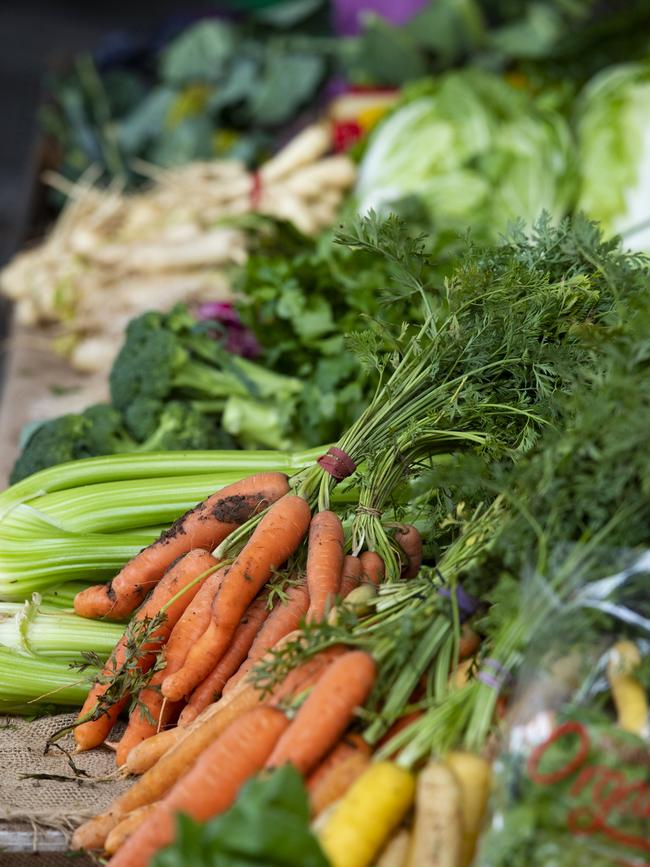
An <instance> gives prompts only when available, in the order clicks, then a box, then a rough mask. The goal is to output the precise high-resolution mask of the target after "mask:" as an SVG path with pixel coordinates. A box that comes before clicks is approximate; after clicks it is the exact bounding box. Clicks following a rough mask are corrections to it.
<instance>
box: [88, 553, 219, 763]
mask: <svg viewBox="0 0 650 867" xmlns="http://www.w3.org/2000/svg"><path fill="white" fill-rule="evenodd" d="M216 566H217V561H216V560H215V559H214V557H213V556H212V555H211V554H209V553H208V552H207V551H203V550H201V549H197V550H194V551H190V552H189V553H188V554H185V556H184V557H183V558H182V559H180V560H179V561H178V563H176V564H175V565H174V566H172V568H171V569H169V571H168V572H167V574H166V575H165V576H164V578H163V579H162V581H160V583H159V584H158V585H157V587H156V588H155V590H154V592H153V593H152V594H151V597H150V598H149V599H148V600H147V601H146V602H145V604H144V605H142V606H141V608H140V609H139V611H138V613H137V614H136V616H135V618H134V621H135V622H140V621H143V620H145V619H146V618H152V617H155V616H156V615H157V614H159V612H160V611H161V609H162V608H163V606H164V605H165V604H166V603H168V602H170V601H171V600H172V599H173V598H174V597H175V596H176V594H178V593H179V591H181V590H183V588H187V590H186V592H184V593H182V594H181V595H180V596H179V597H178V598H177V599H175V600H174V601H173V602H172V603H171V605H170V606H169V608H167V610H166V612H165V617H164V619H163V622H162V624H161V625H160V627H159V628H158V629H157V630H156V631H155V632H154V634H153V635H152V636H151V639H150V640H149V641H148V642H147V644H146V645H144V646H143V647H142V648H141V649H140V656H139V658H138V660H137V663H136V665H137V668H138V669H139V670H140V671H141V672H146V671H148V670H149V669H150V668H151V666H152V665H153V663H154V660H155V658H156V652H157V651H158V650H159V649H160V647H161V646H162V644H163V643H164V642H165V640H166V639H167V637H168V636H169V634H170V632H171V630H172V629H173V628H174V626H175V624H176V623H177V622H178V620H179V618H180V616H181V614H182V613H183V611H184V610H185V608H187V606H188V604H189V603H190V602H191V601H192V599H193V598H194V596H195V595H196V593H197V592H198V589H199V584H198V583H194V584H193V582H195V581H196V579H197V578H198V577H199V576H200V575H201V574H202V573H204V572H207V570H209V569H214V568H215V567H216ZM206 577H207V576H206ZM130 640H131V639H130V638H129V636H128V630H127V633H125V634H124V636H123V637H122V638H121V639H120V641H119V642H118V644H117V645H116V647H115V650H114V651H113V653H112V654H111V656H110V658H109V660H108V662H107V663H106V665H105V666H104V668H103V670H102V675H101V680H98V681H97V682H96V683H95V685H94V686H93V687H92V689H91V690H90V692H89V693H88V697H87V698H86V701H85V702H84V705H83V707H82V709H81V713H80V715H79V719H82V718H83V717H85V716H86V715H88V714H91V713H93V712H94V711H95V710H96V709H98V702H99V700H100V699H101V697H102V696H103V695H104V694H105V693H106V692H107V690H108V688H109V686H110V679H111V678H113V677H114V676H115V675H116V674H117V673H118V672H119V670H120V668H121V666H123V665H125V663H126V662H127V657H128V653H129V642H130ZM127 701H128V696H126V697H124V698H122V699H120V700H118V701H116V702H115V703H113V704H112V705H110V706H109V707H107V708H106V709H102V711H101V713H100V714H99V716H98V717H97V718H96V719H91V720H88V721H87V722H82V723H80V724H79V725H78V726H77V727H76V728H75V730H74V736H75V740H76V742H77V749H78V750H89V749H92V748H93V747H97V746H99V744H101V743H103V741H104V740H105V739H106V736H107V735H108V733H109V732H110V730H111V729H112V728H113V725H114V723H115V721H116V719H117V718H118V716H119V714H120V711H121V710H122V708H123V707H124V706H125V705H126V702H127Z"/></svg>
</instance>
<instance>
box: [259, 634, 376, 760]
mask: <svg viewBox="0 0 650 867" xmlns="http://www.w3.org/2000/svg"><path fill="white" fill-rule="evenodd" d="M376 671H377V670H376V666H375V663H374V660H373V658H372V657H371V656H370V655H369V654H368V653H365V652H364V651H362V650H352V651H350V652H349V653H345V654H344V655H343V656H341V657H340V658H339V659H337V660H336V661H335V662H333V663H332V665H331V666H329V668H328V669H327V670H326V671H325V673H324V674H323V675H322V677H321V678H319V680H318V682H317V684H316V686H315V687H314V688H313V690H312V691H311V693H310V694H309V696H308V697H307V698H306V699H305V701H304V703H303V704H302V705H301V707H300V709H299V711H298V713H297V714H296V716H295V719H294V720H293V722H292V723H291V726H290V727H289V729H288V730H287V732H286V733H285V734H284V735H283V736H282V737H281V738H280V740H279V741H278V743H277V745H276V747H275V749H274V750H273V753H272V754H271V756H270V757H269V760H268V763H267V766H268V767H279V766H281V765H284V764H286V763H287V762H291V764H292V765H294V767H295V768H296V769H297V770H298V771H300V773H301V774H307V773H309V772H310V771H311V770H312V769H313V768H314V767H315V766H316V765H317V764H318V762H319V761H320V760H321V759H322V758H323V756H324V755H325V754H326V753H327V752H328V751H329V750H330V749H331V748H332V747H333V746H334V744H335V743H336V742H337V740H338V739H339V738H340V737H341V735H342V734H343V732H344V731H345V730H346V728H347V727H348V725H349V724H350V722H351V721H352V718H353V716H354V713H355V711H356V709H357V708H358V707H359V706H360V705H362V704H363V703H364V701H365V700H366V698H367V697H368V695H369V693H370V690H371V689H372V687H373V684H374V681H375V676H376Z"/></svg>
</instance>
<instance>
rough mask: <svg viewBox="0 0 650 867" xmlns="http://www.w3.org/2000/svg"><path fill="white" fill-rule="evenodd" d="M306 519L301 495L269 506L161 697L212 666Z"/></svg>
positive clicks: (185, 689) (174, 694)
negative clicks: (200, 633) (205, 624)
mask: <svg viewBox="0 0 650 867" xmlns="http://www.w3.org/2000/svg"><path fill="white" fill-rule="evenodd" d="M310 519H311V511H310V508H309V505H308V503H307V501H306V500H304V499H303V498H302V497H298V496H295V495H290V494H289V495H287V496H286V497H283V498H282V499H281V500H278V502H277V503H274V504H273V505H272V506H271V508H270V509H269V510H268V512H267V513H266V514H265V515H264V517H263V518H262V520H261V521H260V523H259V524H258V525H257V527H256V528H255V531H254V533H253V535H252V536H251V538H250V539H249V540H248V542H247V543H246V545H245V546H244V548H243V550H242V551H241V552H240V553H239V554H238V555H237V557H236V558H235V561H234V563H233V564H232V566H231V567H230V569H229V571H228V575H227V577H226V580H225V581H224V583H223V585H222V587H221V590H220V591H219V593H218V595H217V598H216V599H215V602H214V608H213V616H212V620H211V622H210V624H209V626H208V628H207V629H206V631H205V632H204V634H203V636H202V638H201V639H200V640H199V641H198V642H197V643H196V644H195V645H194V647H193V648H192V649H191V650H190V652H189V653H188V655H187V659H186V660H185V664H184V665H183V667H182V668H181V669H180V671H177V672H176V673H175V674H172V675H170V677H168V678H166V679H165V680H164V681H163V685H162V692H163V695H164V696H165V697H166V698H168V699H170V700H171V701H178V700H179V699H181V698H184V697H185V696H186V695H189V694H190V693H191V692H192V690H193V689H195V688H196V687H197V686H198V685H199V683H201V681H202V680H203V679H204V678H205V677H206V676H207V675H208V674H209V673H210V672H211V671H212V669H213V668H214V667H215V665H216V664H217V663H218V662H219V660H220V659H221V657H222V656H223V654H224V653H225V651H226V649H227V647H228V645H229V644H230V640H231V638H232V636H233V633H234V631H235V629H236V628H237V624H238V623H239V621H240V619H241V617H242V614H243V613H244V611H245V610H246V608H247V607H248V605H249V604H250V603H251V601H252V600H253V599H254V598H255V596H256V595H257V593H259V591H260V589H261V588H262V587H263V586H264V584H265V583H266V581H268V579H269V578H270V577H271V574H272V573H273V570H274V569H277V568H279V567H280V566H281V565H282V564H283V563H284V562H285V560H287V558H288V557H290V556H291V555H292V554H293V553H294V552H295V551H296V550H297V548H298V546H299V545H300V543H301V542H302V540H303V537H304V535H305V533H306V532H307V529H308V527H309V521H310Z"/></svg>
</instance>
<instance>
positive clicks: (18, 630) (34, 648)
mask: <svg viewBox="0 0 650 867" xmlns="http://www.w3.org/2000/svg"><path fill="white" fill-rule="evenodd" d="M123 632H124V626H123V625H122V624H119V623H107V622H105V621H102V620H86V619H85V618H83V617H78V616H77V615H76V614H70V613H67V612H63V611H57V610H56V609H53V608H50V607H48V606H46V605H43V604H42V603H41V600H40V599H39V597H38V596H36V598H35V599H34V601H32V602H25V603H23V604H22V605H21V604H20V603H12V602H0V645H3V646H4V647H7V648H11V649H13V650H18V651H22V652H24V653H29V654H32V655H43V656H47V657H51V658H62V659H67V660H73V659H79V657H80V656H81V654H82V652H84V651H89V652H92V653H96V654H97V655H98V656H99V657H100V658H101V659H102V660H106V659H107V658H108V656H109V655H110V653H111V651H112V650H113V648H114V647H115V645H116V644H117V642H118V641H119V640H120V638H121V637H122V633H123Z"/></svg>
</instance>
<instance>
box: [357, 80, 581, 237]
mask: <svg viewBox="0 0 650 867" xmlns="http://www.w3.org/2000/svg"><path fill="white" fill-rule="evenodd" d="M573 159H574V156H573V144H572V140H571V136H570V134H569V129H568V127H567V125H566V123H565V122H564V120H563V119H562V117H561V116H560V115H559V114H558V113H557V112H551V111H547V110H543V109H541V108H540V107H539V105H538V104H536V103H535V101H534V100H533V99H531V98H530V97H529V96H527V95H526V94H525V93H524V92H523V91H521V90H517V89H515V88H514V87H511V86H510V85H508V84H507V83H505V82H504V81H503V80H502V79H500V78H498V77H497V76H494V75H491V74H489V73H487V72H484V71H483V72H479V71H478V70H472V69H468V70H465V71H463V72H453V73H449V74H448V75H445V76H442V77H441V78H439V79H437V80H434V81H431V82H430V83H427V84H424V85H423V86H422V87H418V88H416V89H415V90H414V91H413V94H412V96H411V95H409V92H408V91H407V95H406V97H405V100H404V102H403V103H402V104H400V106H399V107H398V108H397V109H396V110H395V111H394V112H393V113H392V114H391V115H390V116H389V117H388V118H387V119H386V120H385V121H384V122H383V123H382V124H381V125H380V126H379V127H378V129H377V130H376V131H375V132H374V133H373V134H372V135H371V138H370V142H369V145H368V148H367V150H366V152H365V155H364V157H363V160H362V162H361V166H360V172H359V181H358V184H357V194H358V198H359V207H360V209H361V211H362V212H364V213H365V212H366V211H368V210H369V209H370V208H374V209H376V210H381V211H385V210H387V209H390V206H391V203H392V202H393V201H394V200H395V199H400V198H402V197H404V196H406V195H411V194H416V195H418V196H419V197H420V198H421V199H422V201H423V202H424V204H425V205H426V207H427V209H428V212H429V216H430V218H431V221H432V224H433V226H434V227H436V228H438V229H440V228H442V229H456V230H457V231H462V230H464V229H465V228H466V227H468V226H469V227H471V228H472V229H473V230H474V232H475V233H476V235H477V236H478V237H480V238H488V239H492V240H496V239H497V238H498V237H499V235H500V233H502V232H504V231H505V230H506V228H507V226H508V224H509V223H510V222H511V221H513V220H514V219H516V218H521V219H523V220H524V221H525V222H526V223H527V224H531V223H532V222H533V221H534V220H536V219H537V217H538V216H539V214H540V213H541V212H542V210H547V211H548V212H550V213H551V215H552V216H553V217H554V218H555V219H557V218H559V217H561V216H563V215H564V214H566V213H567V212H568V211H569V210H570V208H571V207H572V205H573V198H574V192H575V191H574V180H573V177H574V169H575V167H574V163H573Z"/></svg>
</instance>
